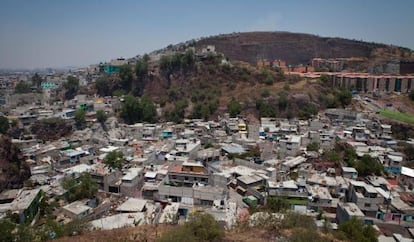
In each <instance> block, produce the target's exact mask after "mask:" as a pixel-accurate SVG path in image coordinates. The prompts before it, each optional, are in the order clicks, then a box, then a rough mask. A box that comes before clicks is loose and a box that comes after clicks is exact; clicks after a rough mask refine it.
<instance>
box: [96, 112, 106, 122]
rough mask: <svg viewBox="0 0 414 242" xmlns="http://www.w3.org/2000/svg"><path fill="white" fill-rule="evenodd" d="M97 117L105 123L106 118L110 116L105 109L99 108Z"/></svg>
mask: <svg viewBox="0 0 414 242" xmlns="http://www.w3.org/2000/svg"><path fill="white" fill-rule="evenodd" d="M96 119H97V120H98V122H99V123H101V124H104V123H105V122H106V120H107V119H108V116H107V115H106V113H105V111H103V110H98V111H96Z"/></svg>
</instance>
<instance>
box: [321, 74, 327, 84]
mask: <svg viewBox="0 0 414 242" xmlns="http://www.w3.org/2000/svg"><path fill="white" fill-rule="evenodd" d="M319 81H321V82H322V83H323V84H326V83H327V82H328V81H329V77H328V76H327V75H325V74H322V75H321V76H320V77H319Z"/></svg>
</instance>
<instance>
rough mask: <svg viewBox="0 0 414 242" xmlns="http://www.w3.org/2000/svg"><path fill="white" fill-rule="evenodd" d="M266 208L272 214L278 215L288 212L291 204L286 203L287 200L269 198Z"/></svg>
mask: <svg viewBox="0 0 414 242" xmlns="http://www.w3.org/2000/svg"><path fill="white" fill-rule="evenodd" d="M266 208H267V209H269V210H270V211H271V212H272V213H278V212H283V211H286V210H288V209H289V208H290V204H289V203H288V201H286V199H283V198H275V197H270V196H269V197H267V198H266Z"/></svg>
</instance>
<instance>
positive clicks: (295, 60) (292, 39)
mask: <svg viewBox="0 0 414 242" xmlns="http://www.w3.org/2000/svg"><path fill="white" fill-rule="evenodd" d="M196 45H197V46H199V47H200V46H204V45H214V46H215V48H216V51H218V52H222V53H224V55H225V56H226V57H228V58H229V59H230V60H240V61H245V62H249V63H251V64H253V63H256V61H257V60H260V59H268V60H275V59H281V60H284V61H286V62H287V63H288V64H292V65H296V64H306V63H309V61H310V60H312V58H316V57H320V58H339V57H365V58H368V59H377V58H381V56H379V54H382V55H383V56H382V57H387V58H391V59H395V58H396V59H400V58H412V57H414V55H413V52H412V50H410V49H408V48H402V47H395V46H389V45H385V44H377V43H368V42H364V41H357V40H350V39H343V38H326V37H319V36H316V35H311V34H301V33H290V32H246V33H233V34H223V35H218V36H212V37H208V38H203V39H200V40H199V41H197V42H196Z"/></svg>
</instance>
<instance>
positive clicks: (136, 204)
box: [116, 198, 147, 212]
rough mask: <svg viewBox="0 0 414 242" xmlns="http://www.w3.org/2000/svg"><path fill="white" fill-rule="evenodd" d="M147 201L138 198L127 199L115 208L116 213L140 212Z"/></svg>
mask: <svg viewBox="0 0 414 242" xmlns="http://www.w3.org/2000/svg"><path fill="white" fill-rule="evenodd" d="M146 204H147V201H146V200H144V199H140V198H128V199H127V200H126V201H125V202H124V203H122V204H121V205H119V206H118V207H117V208H116V211H118V212H142V211H143V210H144V208H145V205H146Z"/></svg>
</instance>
